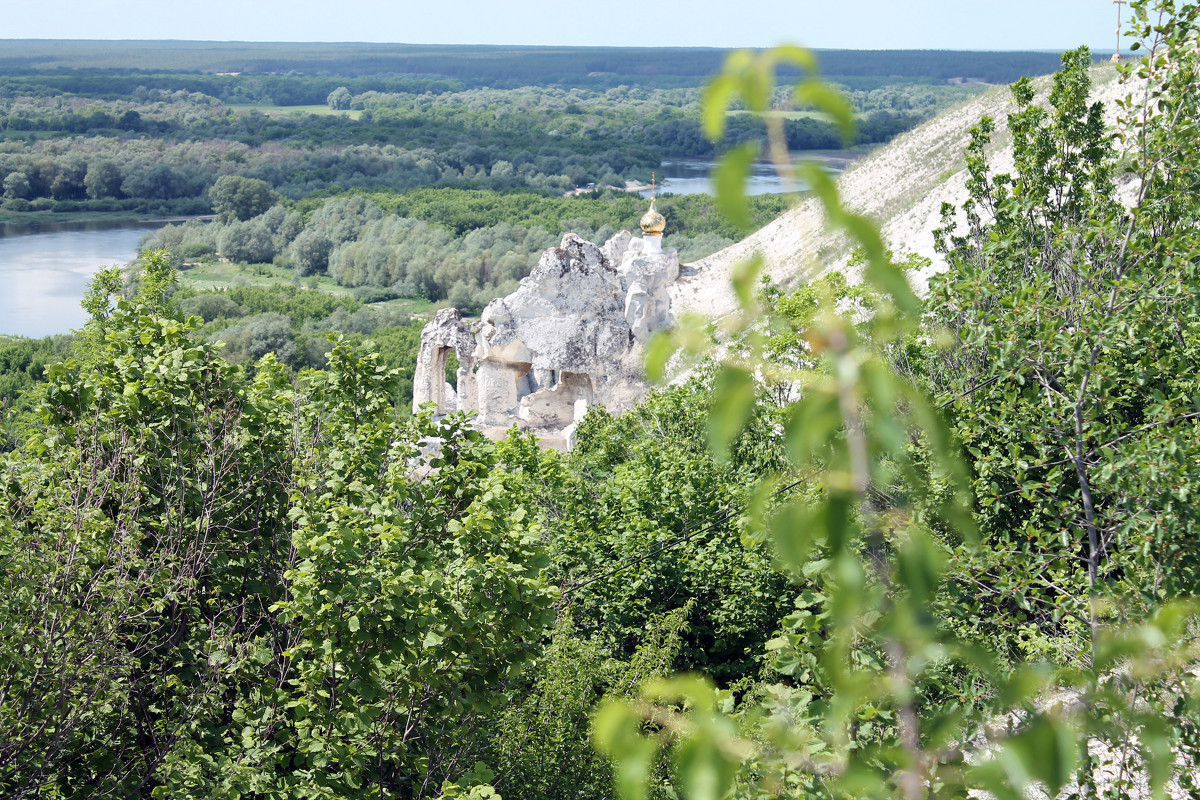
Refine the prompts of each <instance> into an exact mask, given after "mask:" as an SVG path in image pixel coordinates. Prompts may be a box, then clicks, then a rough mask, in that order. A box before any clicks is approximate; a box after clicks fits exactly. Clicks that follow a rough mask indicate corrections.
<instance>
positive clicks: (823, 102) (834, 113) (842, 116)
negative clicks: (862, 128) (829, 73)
mask: <svg viewBox="0 0 1200 800" xmlns="http://www.w3.org/2000/svg"><path fill="white" fill-rule="evenodd" d="M792 101H793V102H795V103H796V105H799V106H812V107H814V108H816V109H818V110H820V111H822V112H824V113H825V114H828V115H829V116H830V117H831V118H832V119H833V121H834V122H835V123H836V124H837V126H838V128H839V129H840V130H841V132H842V139H843V140H844V141H845V142H846V144H847V145H850V144H853V143H854V128H855V126H854V111H853V110H852V109H851V108H850V104H849V103H848V102H846V98H845V97H844V96H842V94H841V92H839V91H837V90H836V89H834V88H833V87H832V86H830V85H829V84H827V83H823V82H821V81H819V80H816V79H813V78H809V79H808V80H805V81H801V82H800V83H798V84H797V85H796V88H795V90H793V92H792Z"/></svg>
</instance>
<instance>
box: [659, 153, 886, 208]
mask: <svg viewBox="0 0 1200 800" xmlns="http://www.w3.org/2000/svg"><path fill="white" fill-rule="evenodd" d="M864 155H866V153H865V152H857V151H849V150H813V151H804V152H797V153H792V158H793V159H795V160H800V159H804V158H808V159H812V160H815V161H819V162H820V163H822V164H824V165H825V167H826V168H828V169H829V170H830V171H831V172H833V173H835V174H840V173H841V172H843V171H844V170H845V169H846V167H848V166H849V165H850V164H852V163H854V161H855V160H856V159H859V158H862V157H863V156H864ZM716 165H717V162H716V161H712V160H709V159H700V158H694V159H692V158H688V159H677V160H674V161H663V163H662V166H661V167H660V168H659V169H658V171H657V172H658V178H659V181H660V183H659V187H658V191H659V192H670V193H672V194H700V193H701V192H706V193H708V194H716V189H715V188H714V186H713V182H712V177H711V175H712V171H713V168H714V167H716ZM804 188H806V187H804V186H796V185H794V184H793V185H791V186H789V185H787V182H785V181H784V179H783V178H781V177H780V176H779V173H778V172H777V171H776V169H775V165H774V164H771V163H769V162H758V163H755V164H753V165H751V167H750V174H749V176H747V178H746V194H780V193H782V192H796V191H801V190H802V189H804ZM650 191H651V190H650V189H646V190H644V191H642V192H641V195H642V196H643V197H649V196H650Z"/></svg>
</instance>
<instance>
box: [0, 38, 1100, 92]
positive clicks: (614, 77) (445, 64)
mask: <svg viewBox="0 0 1200 800" xmlns="http://www.w3.org/2000/svg"><path fill="white" fill-rule="evenodd" d="M4 49H5V53H4V55H3V57H0V74H3V75H6V76H17V75H22V74H30V73H39V74H44V73H46V72H48V71H59V76H58V77H59V78H60V79H61V81H62V82H61V83H60V84H59V86H60V88H61V90H62V91H84V88H83V87H85V86H88V85H89V84H88V81H89V79H90V78H93V77H108V78H111V77H113V76H111V75H105V72H106V71H119V72H121V73H126V78H127V79H129V80H136V81H137V82H136V83H133V84H131V85H129V87H128V91H132V90H133V89H134V88H135V86H137V85H142V86H146V87H147V88H167V87H166V86H159V85H157V84H158V82H159V81H162V80H165V81H168V82H169V83H170V88H172V89H180V88H185V89H187V90H188V91H196V92H203V93H205V94H209V95H213V96H217V97H220V96H222V94H223V93H224V92H226V91H228V90H229V89H230V87H233V86H236V85H238V84H239V83H242V82H244V81H246V80H248V79H249V78H250V77H251V76H253V77H254V78H255V79H261V77H262V76H267V75H280V76H288V75H296V74H303V75H306V76H312V77H314V78H318V79H320V78H326V79H327V81H326V82H325V83H324V84H323V85H324V86H325V88H324V90H323V91H324V93H325V94H327V93H328V92H330V91H332V90H333V89H334V88H336V87H337V86H339V85H342V84H343V83H345V82H344V81H340V82H332V81H333V76H337V77H338V78H371V79H374V82H372V84H371V85H370V86H369V87H368V86H366V85H365V84H364V85H363V86H362V87H361V88H356V87H355V86H350V89H351V90H352V91H365V90H366V89H367V88H370V89H375V90H378V91H434V92H437V91H447V90H451V89H455V88H469V87H479V86H490V87H497V88H511V87H514V86H529V85H543V86H544V85H556V84H557V85H566V86H581V87H592V88H604V87H609V86H617V85H620V84H635V85H641V86H656V87H660V88H670V87H677V86H697V85H699V84H701V83H702V82H703V81H704V80H705V79H706V78H707V77H708V76H709V75H712V74H713V73H715V72H716V71H718V70H719V69H720V67H721V64H722V63H723V62H724V59H725V57H726V56H727V55H728V53H729V52H730V51H729V50H724V49H717V48H692V47H686V48H685V47H671V48H646V47H501V46H480V45H405V44H367V43H344V44H323V43H305V44H297V43H286V42H163V41H124V42H110V41H63V40H14V41H8V42H5V45H4ZM816 52H817V54H818V56H819V58H820V60H821V65H822V71H823V72H824V74H825V75H826V77H827V78H830V79H832V80H841V79H843V78H854V79H876V80H878V79H892V78H896V77H904V78H917V79H919V78H926V79H932V80H937V81H946V80H949V79H951V78H964V79H967V80H977V81H982V82H984V83H1009V82H1011V81H1014V80H1016V79H1017V78H1019V77H1021V76H1023V75H1043V74H1047V73H1050V72H1054V71H1055V70H1056V69H1057V68H1058V66H1059V56H1058V54H1057V53H1052V52H964V51H955V50H818V51H816ZM1103 56H1104V54H1103V53H1101V54H1098V55H1097V58H1102V57H1103ZM135 72H136V73H137V74H136V75H135V74H133V73H135ZM171 73H196V74H195V75H193V76H192V77H190V78H189V79H188V82H187V83H180V80H181V76H179V75H178V74H174V75H172V74H171ZM205 73H206V74H205ZM215 73H240V74H237V75H231V74H225V75H218V74H215ZM380 78H383V79H385V86H384V87H381V86H378V85H375V84H376V83H378V79H380ZM446 79H449V80H452V81H458V82H460V85H454V84H451V83H447V82H445V81H446ZM389 81H390V82H389ZM841 82H845V81H841ZM283 83H286V82H278V84H277V85H282V84H283ZM318 83H321V81H320V80H317V81H314V82H313V88H314V91H316V93H317V94H319V95H320V96H319V97H317V99H312V98H311V97H310V98H308V99H299V98H291V99H290V100H289V99H285V98H283V97H281V98H280V99H279V101H278V102H279V103H280V104H281V105H286V104H291V103H295V104H300V103H312V102H322V101H323V100H324V94H321V93H320V90H318V89H317V88H316V84H318ZM401 87H403V88H401ZM422 87H423V88H422ZM316 96H317V95H316V94H314V95H313V97H316Z"/></svg>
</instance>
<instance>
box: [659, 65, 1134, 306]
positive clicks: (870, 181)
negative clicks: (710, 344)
mask: <svg viewBox="0 0 1200 800" xmlns="http://www.w3.org/2000/svg"><path fill="white" fill-rule="evenodd" d="M1092 81H1093V89H1092V96H1093V98H1094V99H1097V100H1101V101H1103V102H1104V104H1105V108H1106V111H1107V114H1108V116H1109V119H1110V120H1111V119H1112V118H1113V114H1114V113H1115V108H1116V101H1117V99H1118V98H1120V97H1122V96H1124V95H1126V94H1127V93H1128V87H1126V86H1123V85H1122V84H1121V83H1120V81H1118V80H1117V71H1116V69H1115V68H1113V67H1112V66H1110V65H1103V66H1098V67H1095V68H1094V69H1093V70H1092ZM1037 85H1038V87H1039V89H1040V92H1039V94H1040V95H1041V97H1040V98H1039V99H1040V101H1041V102H1043V103H1044V102H1045V97H1044V95H1045V92H1047V91H1048V89H1049V86H1050V78H1049V77H1048V76H1047V77H1044V78H1040V79H1038V81H1037ZM1013 110H1014V106H1013V103H1012V100H1011V95H1010V93H1009V90H1008V87H1007V86H997V87H994V88H992V89H991V90H989V91H987V92H985V93H984V94H982V95H980V96H979V97H977V98H975V99H974V100H971V101H969V102H967V103H966V104H964V105H962V106H959V107H957V108H954V109H951V110H949V111H946V112H944V113H942V114H940V115H939V116H937V117H934V118H933V119H931V120H929V121H928V122H925V123H924V124H922V125H920V126H919V127H917V128H914V129H913V130H911V131H909V132H908V133H906V134H903V135H901V136H899V137H897V138H896V139H895V140H893V141H892V142H891V143H889V144H887V145H886V146H884V147H881V148H880V149H878V150H876V151H875V152H874V153H872V154H871V155H869V156H867V157H866V158H863V159H861V160H860V161H858V162H856V163H855V164H854V165H853V166H852V167H851V168H850V169H848V170H847V171H846V172H845V173H843V174H842V176H841V177H840V178H839V180H838V186H839V187H840V189H841V193H842V202H843V203H844V204H845V205H846V206H847V207H848V208H850V209H853V210H854V211H857V212H859V213H862V214H866V215H867V216H869V217H871V218H872V219H874V220H875V222H876V224H878V225H879V226H880V228H881V230H882V231H883V235H884V238H885V240H886V241H887V243H888V246H889V247H891V248H892V249H893V250H894V251H896V252H897V253H918V254H920V255H922V256H925V257H927V258H930V259H932V260H933V266H932V267H931V268H930V269H929V270H927V271H925V273H924V274H921V275H918V276H915V278H914V280H915V282H916V283H917V285H916V286H915V287H914V288H916V289H917V290H918V291H921V292H923V291H924V290H925V287H926V282H927V280H928V278H929V276H930V274H932V273H933V272H936V271H940V270H941V269H943V268H944V263H943V262H942V260H941V259H940V258H939V257H938V256H937V254H936V253H935V252H934V250H933V231H934V230H935V229H936V228H938V227H940V225H941V207H942V203H943V202H949V203H952V204H954V205H955V206H960V205H961V204H962V203H963V201H964V200H966V199H967V188H966V181H967V172H966V160H965V158H964V152H965V151H966V148H967V144H968V142H969V140H970V129H971V128H972V126H974V125H976V124H977V123H978V122H979V120H980V119H981V118H983V117H984V116H990V117H992V118H993V119H994V120H995V121H996V132H995V133H994V134H993V137H992V145H991V149H992V151H993V158H992V167H993V170H994V171H997V172H1006V171H1010V170H1011V169H1012V167H1013V162H1012V153H1011V149H1010V148H1008V146H1007V145H1008V144H1009V141H1010V137H1009V133H1008V126H1007V116H1008V114H1009V113H1011V112H1012V111H1013ZM851 250H852V247H851V245H850V242H849V239H848V238H847V237H846V236H845V235H844V234H840V233H837V232H830V231H829V230H827V229H826V226H825V217H824V212H823V211H822V208H821V205H820V202H819V201H818V200H816V199H815V198H808V199H806V200H804V201H803V202H801V203H800V204H799V205H798V206H796V207H795V208H793V209H791V210H790V211H788V212H787V213H785V214H784V215H783V216H781V217H779V218H778V219H776V220H775V221H774V222H772V223H770V224H769V225H767V226H765V227H764V228H762V229H761V230H759V231H757V232H756V233H754V234H752V235H751V236H749V237H747V238H746V239H744V240H743V241H741V242H739V243H737V244H735V245H732V246H730V247H727V248H726V249H724V250H721V251H719V252H717V253H714V254H713V255H711V256H709V257H707V258H704V259H701V260H699V261H696V262H694V263H692V264H689V265H686V266H685V268H684V270H683V277H682V278H681V279H680V281H679V282H678V283H676V284H675V286H674V287H673V289H672V297H671V299H672V306H673V308H674V310H675V311H676V312H679V311H686V310H693V311H698V312H701V313H704V314H708V315H716V316H722V315H725V314H727V313H729V312H731V311H733V310H734V307H735V303H736V300H735V298H734V295H733V292H732V289H731V288H730V284H729V270H730V268H731V267H732V266H733V265H734V264H736V263H738V262H739V261H743V260H745V259H747V258H749V257H750V256H752V255H753V254H754V253H756V252H757V253H759V254H761V255H762V257H763V259H764V261H765V264H766V272H767V274H768V275H770V277H771V278H772V280H773V281H775V283H776V284H778V285H780V286H782V287H785V288H792V287H795V286H797V285H799V284H802V283H804V282H805V281H806V280H809V279H810V278H812V277H815V276H818V275H820V274H822V273H825V272H828V271H830V270H846V267H847V261H848V259H849V257H850V253H851ZM848 277H850V278H851V280H854V279H855V278H856V276H855V275H852V274H848Z"/></svg>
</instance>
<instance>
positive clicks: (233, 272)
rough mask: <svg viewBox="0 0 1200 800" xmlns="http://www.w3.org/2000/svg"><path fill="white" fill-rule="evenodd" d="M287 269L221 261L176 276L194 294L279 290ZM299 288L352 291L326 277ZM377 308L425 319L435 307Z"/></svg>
mask: <svg viewBox="0 0 1200 800" xmlns="http://www.w3.org/2000/svg"><path fill="white" fill-rule="evenodd" d="M292 281H293V273H292V271H291V270H290V269H284V268H283V267H277V266H275V265H273V264H229V263H226V262H223V261H204V262H200V263H198V264H194V265H191V266H189V267H187V268H185V269H183V270H181V271H180V273H179V282H180V284H182V285H184V286H188V287H191V288H192V289H196V290H197V291H202V292H203V291H220V290H222V289H230V288H232V287H234V286H280V285H283V284H291V283H292ZM300 285H301V286H303V287H305V288H308V289H315V290H316V291H318V292H325V293H326V294H332V295H339V296H346V295H349V294H351V291H350V290H349V289H347V288H346V287H345V286H339V285H338V284H337V283H335V282H334V280H333V279H332V278H330V277H329V276H328V275H319V276H318V275H312V276H310V277H307V278H304V279H303V280H301V281H300ZM376 305H380V306H388V307H389V308H398V309H400V310H402V311H404V312H405V313H406V314H412V315H414V316H417V315H428V314H431V313H433V311H434V309H435V308H437V304H436V303H434V302H432V301H430V300H425V299H423V298H411V297H401V298H398V299H395V300H387V301H385V302H382V303H378V304H376Z"/></svg>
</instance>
